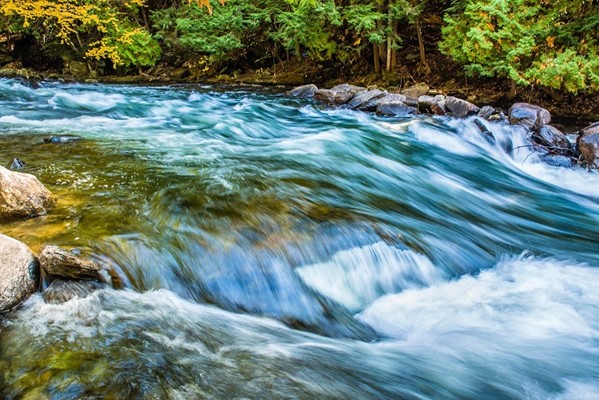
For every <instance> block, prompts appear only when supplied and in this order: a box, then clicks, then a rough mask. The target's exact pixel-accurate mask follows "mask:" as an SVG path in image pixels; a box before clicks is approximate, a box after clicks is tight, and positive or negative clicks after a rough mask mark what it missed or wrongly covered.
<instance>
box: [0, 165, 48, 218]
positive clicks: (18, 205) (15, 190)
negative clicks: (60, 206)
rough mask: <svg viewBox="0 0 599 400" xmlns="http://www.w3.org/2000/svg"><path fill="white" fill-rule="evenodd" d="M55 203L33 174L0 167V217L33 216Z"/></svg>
mask: <svg viewBox="0 0 599 400" xmlns="http://www.w3.org/2000/svg"><path fill="white" fill-rule="evenodd" d="M55 204H56V200H55V199H54V197H53V196H52V193H51V192H50V191H49V190H48V189H46V187H45V186H44V185H42V184H41V183H40V181H38V180H37V178H36V177H35V176H33V175H30V174H24V173H22V172H14V171H10V170H8V169H6V168H4V167H0V218H26V217H33V216H36V215H40V214H43V213H45V212H46V210H47V209H48V208H50V207H53V206H54V205H55Z"/></svg>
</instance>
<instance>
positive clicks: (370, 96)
mask: <svg viewBox="0 0 599 400" xmlns="http://www.w3.org/2000/svg"><path fill="white" fill-rule="evenodd" d="M386 94H387V92H383V91H382V90H379V89H372V90H365V91H363V92H359V93H357V94H356V95H355V96H354V97H353V98H352V99H351V101H350V102H349V103H348V104H347V105H348V106H349V107H350V108H353V109H355V110H356V109H357V110H362V109H363V107H364V106H365V105H366V104H368V103H371V102H372V101H373V100H376V99H380V98H381V97H384V96H385V95H386Z"/></svg>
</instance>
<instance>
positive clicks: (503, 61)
mask: <svg viewBox="0 0 599 400" xmlns="http://www.w3.org/2000/svg"><path fill="white" fill-rule="evenodd" d="M592 3H593V2H592V1H591V2H584V1H578V2H565V1H555V2H548V1H541V2H539V1H537V0H492V1H482V0H465V1H461V2H459V4H458V5H457V6H456V8H454V9H452V13H450V14H448V15H446V17H445V22H446V24H447V25H446V26H445V27H444V28H443V30H442V31H443V41H442V42H441V43H440V48H441V51H443V52H444V53H446V54H448V55H450V56H451V57H452V58H454V59H455V60H456V61H458V62H460V63H462V64H464V65H465V68H466V71H467V72H469V73H471V74H472V73H476V74H480V75H482V76H489V77H493V76H499V77H505V78H509V79H512V80H513V81H515V82H516V83H517V84H520V85H529V84H539V85H544V86H550V87H553V88H556V89H565V90H568V91H571V92H577V91H579V90H599V85H598V84H597V70H598V69H597V50H598V48H599V47H598V45H597V39H596V32H597V24H598V18H599V12H598V11H597V9H596V8H594V7H593V4H592Z"/></svg>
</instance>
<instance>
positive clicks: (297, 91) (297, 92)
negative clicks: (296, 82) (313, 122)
mask: <svg viewBox="0 0 599 400" xmlns="http://www.w3.org/2000/svg"><path fill="white" fill-rule="evenodd" d="M317 90H318V87H317V86H316V85H314V84H312V83H311V84H309V85H302V86H298V87H296V88H293V89H291V90H290V91H289V92H287V94H288V95H289V96H291V97H299V98H309V97H314V93H316V91H317Z"/></svg>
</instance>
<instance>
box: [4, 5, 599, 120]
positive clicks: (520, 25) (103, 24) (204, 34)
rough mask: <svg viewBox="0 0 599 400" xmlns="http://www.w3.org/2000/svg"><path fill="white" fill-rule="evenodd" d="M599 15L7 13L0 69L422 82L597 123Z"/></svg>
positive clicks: (348, 10)
mask: <svg viewBox="0 0 599 400" xmlns="http://www.w3.org/2000/svg"><path fill="white" fill-rule="evenodd" d="M598 10H599V7H598V4H597V0H577V1H565V0H558V1H532V0H493V1H491V2H489V1H481V0H453V1H449V0H445V1H440V0H426V1H416V0H389V1H386V0H385V1H381V0H343V1H333V0H230V1H223V2H222V3H218V2H210V1H209V0H202V1H191V0H174V1H163V0H125V1H120V0H119V1H114V0H103V1H88V0H66V1H60V2H58V1H53V0H34V1H25V0H6V1H4V2H2V5H0V38H1V39H0V40H1V41H2V42H3V44H4V52H5V53H6V54H8V55H7V56H4V58H0V63H1V62H2V61H4V64H9V67H14V66H17V67H18V66H19V64H18V63H17V64H14V60H15V58H16V59H17V61H18V62H20V63H21V64H22V65H24V66H25V67H34V68H37V69H42V70H54V71H58V72H59V73H61V74H62V72H63V68H66V70H65V71H66V72H68V73H72V74H74V75H76V76H77V77H79V78H85V77H100V78H101V77H106V76H114V75H124V74H125V75H126V74H131V73H135V74H137V76H138V77H140V78H142V79H146V80H147V79H151V78H156V79H192V80H198V79H199V80H207V79H217V80H221V81H227V80H228V81H233V82H234V81H246V82H248V81H249V82H252V81H253V82H270V83H287V84H301V83H325V82H326V81H334V80H336V79H337V80H338V79H340V78H341V80H344V81H346V80H354V81H357V80H361V81H362V82H381V83H384V84H386V85H388V86H389V85H391V86H393V85H396V86H397V85H399V86H404V85H405V84H407V83H409V82H410V81H413V80H426V81H427V82H429V84H433V85H437V86H439V85H444V86H446V87H448V88H449V89H450V90H454V91H456V92H459V91H460V90H462V89H463V87H467V88H468V90H469V91H470V92H472V93H474V94H475V95H479V97H480V96H481V95H482V94H481V93H480V90H478V91H477V88H479V87H481V85H482V86H483V87H491V88H492V89H493V90H491V91H490V92H491V94H488V93H487V94H484V96H486V97H493V96H494V97H495V98H497V97H502V96H505V97H508V98H509V99H510V100H513V99H514V98H515V96H516V93H517V90H518V91H520V92H521V93H523V92H526V93H528V94H529V95H530V96H533V97H532V98H529V99H528V100H531V99H533V100H538V101H542V100H543V99H550V100H554V101H555V100H557V101H561V102H562V103H564V102H567V103H569V104H566V105H564V106H563V109H564V110H568V109H570V110H572V107H573V105H574V104H572V103H576V106H578V110H577V111H579V113H580V112H582V113H587V114H591V113H595V114H596V113H597V111H596V109H594V108H596V103H595V107H593V106H592V105H590V104H589V100H588V99H590V101H591V102H592V101H593V100H594V101H596V100H597V97H596V93H597V91H598V90H599V72H598V71H599V56H598V51H599V43H598V40H599V39H597V35H596V32H597V30H598V29H599V11H598ZM11 62H13V64H10V63H11ZM462 69H463V71H464V72H462V71H461V70H462ZM248 71H253V72H251V73H250V74H249V75H248V74H245V73H247V72H248ZM5 72H6V71H5ZM464 73H465V75H464ZM244 74H245V75H244ZM49 75H51V76H56V75H55V74H54V75H52V73H49ZM468 76H469V77H470V85H468V78H467V77H468ZM465 77H466V79H465ZM489 78H494V80H491V81H489V80H488V79H489ZM485 79H487V80H485ZM473 82H474V83H473ZM495 83H498V84H499V87H495V86H494V84H495ZM473 85H474V86H473ZM331 86H332V85H331ZM518 87H520V88H521V89H518ZM531 90H532V92H531ZM527 91H528V92H527ZM493 92H500V93H493ZM457 94H460V93H457ZM570 94H576V95H577V96H576V97H572V96H571V95H570ZM461 95H462V96H463V95H464V93H461ZM581 97H582V98H585V99H587V101H585V102H584V103H582V104H581V103H579V102H577V101H576V99H578V98H581ZM547 101H549V100H547Z"/></svg>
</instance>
